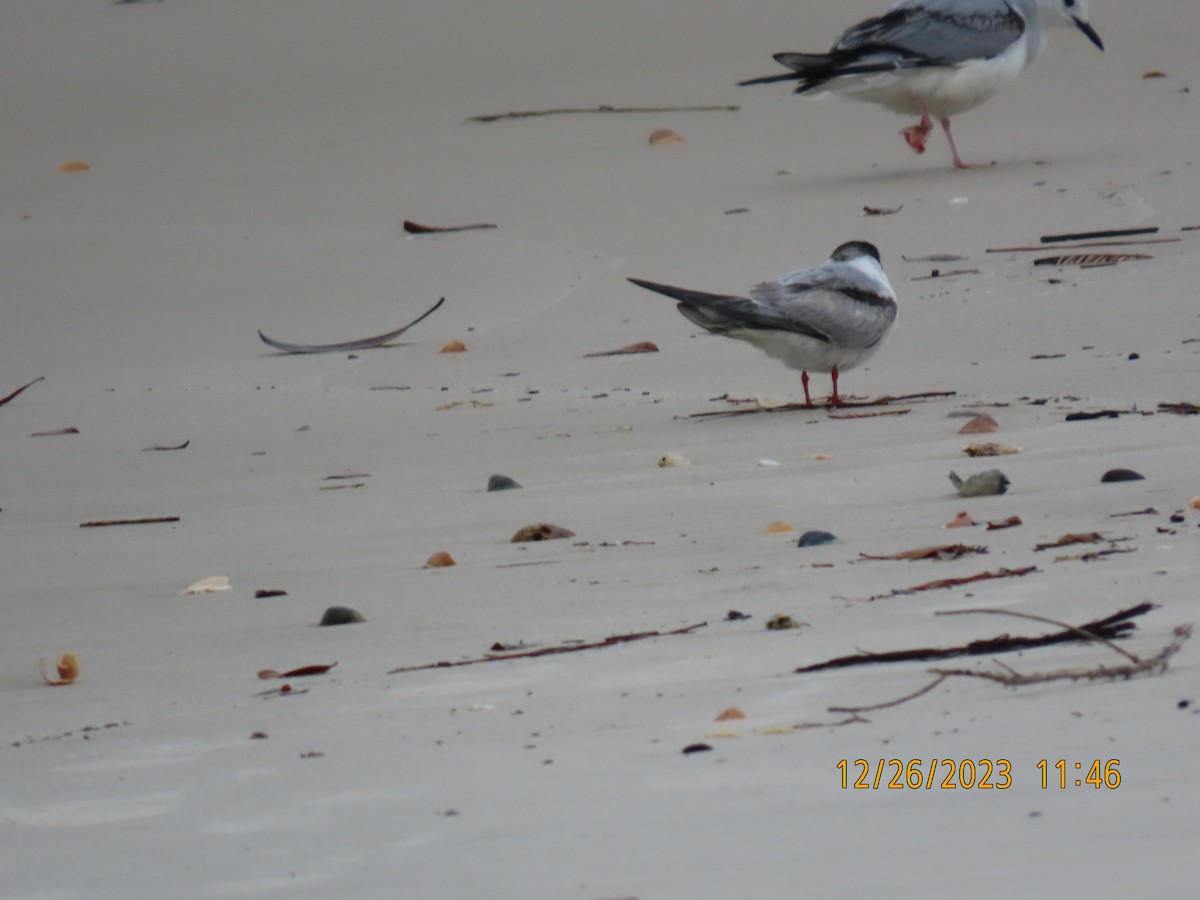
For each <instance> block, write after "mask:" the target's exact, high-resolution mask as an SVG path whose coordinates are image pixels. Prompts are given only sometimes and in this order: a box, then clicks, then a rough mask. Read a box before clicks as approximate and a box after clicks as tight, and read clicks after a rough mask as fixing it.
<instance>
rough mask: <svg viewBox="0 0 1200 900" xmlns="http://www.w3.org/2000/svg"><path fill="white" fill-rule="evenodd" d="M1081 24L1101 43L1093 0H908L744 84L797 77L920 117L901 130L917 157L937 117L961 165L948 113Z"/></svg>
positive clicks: (800, 89)
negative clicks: (822, 48)
mask: <svg viewBox="0 0 1200 900" xmlns="http://www.w3.org/2000/svg"><path fill="white" fill-rule="evenodd" d="M1056 25H1068V26H1072V27H1074V28H1078V29H1079V30H1080V31H1082V32H1083V33H1084V34H1085V35H1087V37H1088V39H1089V40H1090V41H1091V42H1092V43H1093V44H1095V45H1096V46H1097V47H1099V48H1100V49H1101V50H1103V49H1104V43H1103V42H1102V41H1101V40H1100V35H1098V34H1096V30H1095V29H1094V28H1092V26H1091V25H1090V24H1088V6H1087V0H902V2H900V3H897V4H896V5H895V6H893V7H892V8H891V9H890V10H888V12H886V13H884V14H883V15H882V16H879V17H877V18H873V19H867V20H866V21H864V22H860V23H859V24H857V25H855V26H854V27H853V28H850V29H849V30H848V31H846V32H845V33H844V34H843V35H842V36H841V37H840V38H838V40H837V43H835V44H834V45H833V48H832V49H831V50H830V51H829V52H828V53H776V54H775V60H776V62H779V63H780V64H782V65H784V66H787V68H789V69H791V70H792V71H790V72H786V73H783V74H780V75H767V76H765V77H763V78H752V79H750V80H749V81H742V82H740V84H743V85H746V84H766V83H769V82H774V81H789V80H795V81H798V82H799V85H798V86H797V87H796V93H797V94H805V93H809V92H812V93H814V94H821V93H826V92H833V93H840V94H844V95H846V96H847V97H852V98H854V99H855V100H865V101H867V102H870V103H878V104H880V105H882V106H886V107H887V108H888V109H890V110H893V111H895V112H898V113H904V114H906V115H919V116H920V117H921V121H920V122H919V123H918V124H916V125H910V126H909V127H908V128H905V129H904V130H902V131H901V132H900V133H901V134H902V135H904V140H905V141H907V142H908V145H909V146H910V147H912V149H913V150H915V151H916V152H917V153H924V152H925V141H926V139H927V138H928V137H929V133H930V132H931V131H932V130H933V122H932V118H931V117H935V116H936V117H937V119H938V120H939V121H940V122H941V125H942V130H943V131H945V132H946V140H947V141H949V142H950V152H951V153H952V154H953V156H954V167H955V168H956V169H968V168H975V167H976V166H979V165H986V164H980V163H976V164H968V163H964V162H963V161H962V159H961V158H960V157H959V155H958V148H957V147H955V146H954V137H953V135H951V134H950V117H951V116H955V115H958V114H959V113H961V112H966V111H967V110H968V109H973V108H974V107H976V106H978V105H979V104H981V103H983V102H984V101H985V100H987V99H989V98H990V97H991V96H992V95H993V94H995V93H996V92H997V91H999V90H1000V89H1001V88H1003V87H1006V86H1007V85H1008V84H1010V83H1011V82H1012V81H1013V80H1014V79H1016V77H1017V76H1018V75H1019V74H1021V70H1022V69H1024V68H1025V67H1026V66H1027V65H1029V64H1030V63H1031V62H1033V60H1034V58H1035V57H1036V56H1037V55H1038V54H1039V53H1040V52H1041V50H1042V48H1043V47H1044V46H1045V44H1046V29H1047V28H1049V27H1051V26H1056Z"/></svg>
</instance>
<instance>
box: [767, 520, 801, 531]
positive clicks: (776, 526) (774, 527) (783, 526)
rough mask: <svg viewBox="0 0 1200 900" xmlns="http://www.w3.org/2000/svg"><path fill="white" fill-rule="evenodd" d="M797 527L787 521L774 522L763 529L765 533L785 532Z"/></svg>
mask: <svg viewBox="0 0 1200 900" xmlns="http://www.w3.org/2000/svg"><path fill="white" fill-rule="evenodd" d="M795 530H796V529H795V528H793V527H792V526H791V525H789V524H788V523H787V522H772V523H771V524H770V525H768V526H767V527H766V528H764V529H763V534H783V533H784V532H787V531H795Z"/></svg>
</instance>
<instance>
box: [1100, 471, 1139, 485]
mask: <svg viewBox="0 0 1200 900" xmlns="http://www.w3.org/2000/svg"><path fill="white" fill-rule="evenodd" d="M1145 479H1146V476H1145V475H1143V474H1141V473H1140V472H1135V471H1133V469H1109V470H1108V471H1107V472H1105V473H1104V475H1102V476H1101V478H1100V483H1101V484H1109V483H1110V482H1113V481H1144V480H1145Z"/></svg>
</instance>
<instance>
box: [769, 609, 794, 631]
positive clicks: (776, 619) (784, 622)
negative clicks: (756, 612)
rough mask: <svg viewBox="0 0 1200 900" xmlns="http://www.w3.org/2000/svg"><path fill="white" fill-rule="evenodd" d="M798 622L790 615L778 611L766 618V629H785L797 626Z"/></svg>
mask: <svg viewBox="0 0 1200 900" xmlns="http://www.w3.org/2000/svg"><path fill="white" fill-rule="evenodd" d="M799 627H800V623H799V622H797V621H796V620H795V619H793V618H792V617H791V616H788V615H785V614H783V613H779V614H777V615H774V616H771V618H769V619H767V630H768V631H786V630H787V629H789V628H799Z"/></svg>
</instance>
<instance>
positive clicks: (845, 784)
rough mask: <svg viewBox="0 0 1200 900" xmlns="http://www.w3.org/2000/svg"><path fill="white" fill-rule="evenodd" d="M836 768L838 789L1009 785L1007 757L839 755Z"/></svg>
mask: <svg viewBox="0 0 1200 900" xmlns="http://www.w3.org/2000/svg"><path fill="white" fill-rule="evenodd" d="M1043 762H1044V760H1043ZM837 769H838V772H839V773H840V774H841V781H842V790H851V789H852V790H858V791H864V790H876V791H877V790H879V789H881V788H886V789H888V790H893V791H896V790H905V789H907V790H914V791H915V790H926V791H929V790H933V789H934V788H937V789H938V790H959V789H962V790H976V791H980V790H1000V791H1003V790H1007V789H1008V788H1010V787H1012V763H1011V762H1009V761H1008V760H1007V759H930V760H923V759H910V760H903V759H878V760H870V759H855V760H849V759H842V760H838V764H837Z"/></svg>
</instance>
